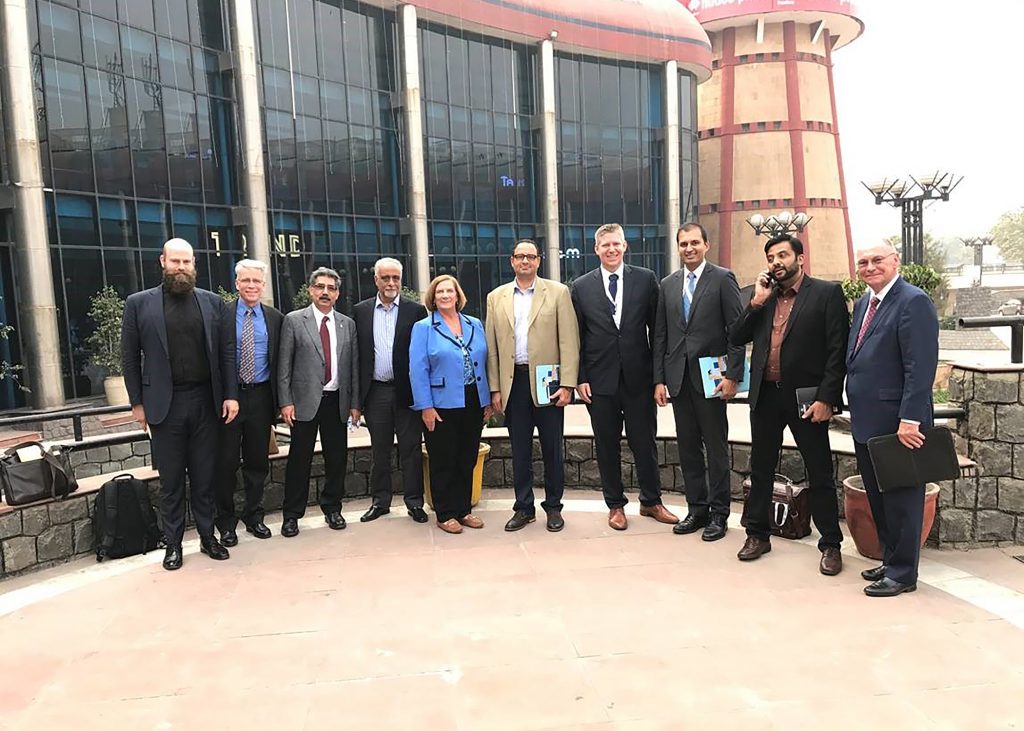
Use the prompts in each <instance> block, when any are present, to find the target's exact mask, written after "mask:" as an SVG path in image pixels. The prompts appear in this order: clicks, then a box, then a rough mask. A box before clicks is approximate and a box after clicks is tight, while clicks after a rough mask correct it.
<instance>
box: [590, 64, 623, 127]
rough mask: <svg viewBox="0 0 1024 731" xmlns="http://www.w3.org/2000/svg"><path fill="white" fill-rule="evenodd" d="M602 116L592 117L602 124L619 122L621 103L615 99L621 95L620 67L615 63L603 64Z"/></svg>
mask: <svg viewBox="0 0 1024 731" xmlns="http://www.w3.org/2000/svg"><path fill="white" fill-rule="evenodd" d="M600 94H601V96H600V102H601V104H600V107H599V108H600V118H599V119H591V120H590V121H592V122H598V123H600V124H607V125H615V126H618V124H619V105H618V104H615V103H614V99H615V98H616V97H618V95H619V67H618V66H617V65H615V64H610V63H603V64H601V92H600Z"/></svg>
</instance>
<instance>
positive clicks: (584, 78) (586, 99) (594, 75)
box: [580, 61, 602, 124]
mask: <svg viewBox="0 0 1024 731" xmlns="http://www.w3.org/2000/svg"><path fill="white" fill-rule="evenodd" d="M580 74H581V80H580V104H581V107H582V110H581V111H582V113H583V121H584V122H586V123H588V124H596V123H598V122H600V120H601V118H602V114H601V66H600V65H599V64H598V63H597V62H595V61H581V62H580Z"/></svg>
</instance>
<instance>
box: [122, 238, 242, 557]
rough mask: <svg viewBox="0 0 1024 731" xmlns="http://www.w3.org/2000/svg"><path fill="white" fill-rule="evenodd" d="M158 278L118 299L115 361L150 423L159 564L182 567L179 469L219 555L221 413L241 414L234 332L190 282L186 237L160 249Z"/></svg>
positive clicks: (137, 412)
mask: <svg viewBox="0 0 1024 731" xmlns="http://www.w3.org/2000/svg"><path fill="white" fill-rule="evenodd" d="M160 267H161V269H163V274H164V280H163V284H161V285H160V286H159V287H153V288H152V289H147V290H144V291H142V292H136V293H135V294H133V295H131V296H130V297H129V298H128V300H127V301H126V302H125V305H124V320H123V321H122V325H121V360H122V365H123V366H124V382H125V386H126V387H127V389H128V398H129V399H130V401H131V405H132V416H133V417H134V418H135V420H136V421H137V422H138V423H139V425H140V426H141V427H142V428H143V429H146V428H147V426H148V427H150V429H151V434H152V439H153V453H154V455H155V457H156V461H157V470H158V471H159V473H160V518H161V523H162V525H163V531H164V538H165V539H166V540H167V552H166V554H165V556H164V568H165V569H167V570H168V571H174V570H175V569H179V568H181V563H182V554H181V541H182V537H183V536H184V534H185V474H186V472H187V473H188V481H189V489H190V493H191V494H190V497H191V503H192V515H193V517H194V518H195V521H196V529H197V530H198V532H199V539H200V550H201V551H202V552H203V553H205V554H207V555H208V556H209V557H210V558H213V559H217V560H224V559H226V558H229V557H230V554H229V553H228V550H227V549H226V548H224V546H222V545H221V544H220V541H218V540H217V538H216V536H214V534H213V528H214V489H213V480H214V478H215V476H216V469H217V451H218V445H219V443H220V429H221V426H220V424H219V423H218V419H222V420H223V421H224V423H227V424H230V423H231V422H232V420H234V418H235V416H236V415H237V414H238V400H237V399H238V381H237V376H236V373H235V335H234V330H233V328H232V325H231V319H230V317H229V316H227V314H226V313H227V308H226V307H225V306H224V303H223V302H222V301H221V299H220V297H218V296H217V295H215V294H214V293H213V292H208V291H206V290H205V289H196V286H195V285H196V260H195V256H193V253H192V246H191V245H190V244H189V243H188V242H187V241H185V240H184V239H171V240H170V241H168V242H167V243H165V244H164V248H163V253H162V254H160Z"/></svg>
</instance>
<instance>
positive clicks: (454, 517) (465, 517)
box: [409, 274, 491, 533]
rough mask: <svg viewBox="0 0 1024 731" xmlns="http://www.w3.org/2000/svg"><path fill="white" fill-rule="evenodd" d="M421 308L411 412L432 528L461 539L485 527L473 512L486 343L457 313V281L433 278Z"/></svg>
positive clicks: (413, 348)
mask: <svg viewBox="0 0 1024 731" xmlns="http://www.w3.org/2000/svg"><path fill="white" fill-rule="evenodd" d="M423 304H425V305H426V307H427V312H429V313H430V314H429V315H428V316H427V317H425V318H424V319H422V320H420V321H419V322H417V323H416V324H415V325H413V327H412V342H411V343H410V345H409V380H410V382H411V384H412V400H413V404H412V408H413V409H414V410H415V411H419V412H420V413H421V415H422V417H423V424H424V426H425V427H426V433H425V435H424V439H425V441H426V443H427V454H428V455H429V456H430V494H431V496H432V498H433V502H434V512H435V513H436V514H437V525H438V527H439V528H440V529H441V530H443V531H445V532H447V533H461V532H462V526H466V527H467V528H483V527H484V522H483V521H482V520H480V518H478V517H476V516H475V515H473V514H472V512H471V510H472V507H473V506H472V494H473V468H474V467H475V466H476V460H477V452H478V447H479V444H480V433H481V432H482V431H483V423H484V421H485V420H486V419H487V418H488V417H489V416H490V411H491V408H490V402H491V390H490V386H489V385H488V383H487V338H486V337H485V336H484V326H483V324H482V323H481V322H480V321H479V320H478V319H476V318H475V317H470V316H469V315H464V314H462V312H461V310H462V308H463V307H464V306H465V305H466V295H465V294H464V293H463V291H462V287H460V286H459V283H458V281H457V280H456V279H455V277H453V276H451V275H449V274H442V275H441V276H439V277H435V278H434V280H433V281H432V282H431V283H430V286H429V287H427V291H426V293H425V294H424V295H423Z"/></svg>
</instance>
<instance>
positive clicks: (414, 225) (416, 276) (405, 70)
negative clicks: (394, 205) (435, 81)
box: [398, 5, 430, 292]
mask: <svg viewBox="0 0 1024 731" xmlns="http://www.w3.org/2000/svg"><path fill="white" fill-rule="evenodd" d="M398 25H399V43H400V44H401V56H402V119H403V121H404V123H405V165H406V168H405V169H406V173H407V175H408V179H407V180H406V190H407V194H408V208H409V222H410V223H411V237H412V256H413V271H412V281H413V286H414V287H415V289H416V291H418V292H425V291H426V289H427V286H428V285H429V284H430V248H429V243H428V241H429V236H428V230H427V176H426V171H425V167H424V166H425V162H424V159H423V99H422V94H421V92H420V50H419V35H418V28H417V22H416V7H415V6H414V5H403V6H402V7H401V8H400V9H399V11H398Z"/></svg>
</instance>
